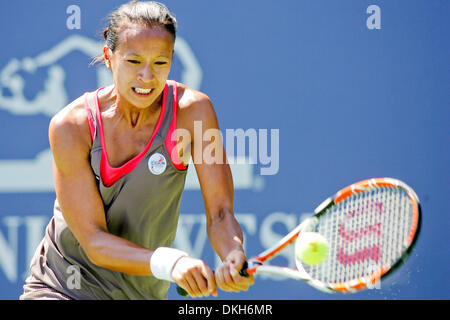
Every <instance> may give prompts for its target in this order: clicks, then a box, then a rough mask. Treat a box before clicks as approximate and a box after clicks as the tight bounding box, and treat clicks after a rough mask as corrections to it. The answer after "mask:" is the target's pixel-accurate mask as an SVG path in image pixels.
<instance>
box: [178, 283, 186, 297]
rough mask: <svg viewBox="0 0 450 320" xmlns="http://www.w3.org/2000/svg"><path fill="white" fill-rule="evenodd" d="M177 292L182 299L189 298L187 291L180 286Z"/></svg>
mask: <svg viewBox="0 0 450 320" xmlns="http://www.w3.org/2000/svg"><path fill="white" fill-rule="evenodd" d="M177 292H178V294H179V295H180V296H182V297H187V295H188V293H187V291H186V290H184V289H183V288H182V287H180V286H178V285H177Z"/></svg>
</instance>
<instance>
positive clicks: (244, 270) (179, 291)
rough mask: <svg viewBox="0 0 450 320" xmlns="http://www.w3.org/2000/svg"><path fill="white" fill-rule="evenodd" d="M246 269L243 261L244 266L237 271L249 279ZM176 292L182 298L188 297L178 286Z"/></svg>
mask: <svg viewBox="0 0 450 320" xmlns="http://www.w3.org/2000/svg"><path fill="white" fill-rule="evenodd" d="M247 269H248V262H247V261H245V262H244V265H243V266H242V269H241V271H239V274H240V275H241V276H243V277H249V274H248V273H247ZM177 292H178V294H179V295H180V296H182V297H187V295H188V293H187V291H186V290H184V289H183V288H182V287H180V286H178V285H177Z"/></svg>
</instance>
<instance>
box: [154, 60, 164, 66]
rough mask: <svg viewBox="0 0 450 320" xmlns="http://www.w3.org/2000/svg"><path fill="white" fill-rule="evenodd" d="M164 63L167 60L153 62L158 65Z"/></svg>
mask: <svg viewBox="0 0 450 320" xmlns="http://www.w3.org/2000/svg"><path fill="white" fill-rule="evenodd" d="M166 63H167V62H165V61H156V62H155V64H156V65H158V66H161V65H164V64H166Z"/></svg>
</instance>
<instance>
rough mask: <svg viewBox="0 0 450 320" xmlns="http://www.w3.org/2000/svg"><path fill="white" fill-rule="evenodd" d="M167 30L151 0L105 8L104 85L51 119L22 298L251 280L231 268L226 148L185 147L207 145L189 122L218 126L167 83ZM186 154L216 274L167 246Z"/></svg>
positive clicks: (165, 14)
mask: <svg viewBox="0 0 450 320" xmlns="http://www.w3.org/2000/svg"><path fill="white" fill-rule="evenodd" d="M175 36H176V20H175V18H174V16H173V15H172V14H171V13H170V12H169V10H168V9H167V8H166V7H165V6H164V5H162V4H160V3H157V2H137V1H133V2H130V3H127V4H124V5H122V6H121V7H119V8H118V9H117V10H116V11H114V12H113V13H112V14H111V16H110V20H109V24H108V27H107V28H106V29H105V31H104V38H105V40H106V44H105V47H104V50H103V55H102V57H101V59H100V60H102V62H104V63H105V65H106V67H107V68H109V69H111V71H112V75H113V79H114V84H113V85H111V86H108V87H104V88H99V89H97V90H96V91H94V92H88V93H86V94H85V95H83V96H81V97H79V98H78V99H76V100H75V101H73V102H72V103H70V104H69V105H68V106H66V107H65V108H63V109H62V110H61V111H60V112H59V113H58V114H56V115H55V116H54V117H53V118H52V120H51V122H50V126H49V140H50V146H51V149H52V152H53V168H54V169H53V172H54V181H55V190H56V201H55V206H54V215H53V217H52V219H51V221H50V223H49V224H48V226H47V228H46V232H45V236H44V239H43V240H42V242H41V243H40V245H39V247H38V249H37V251H36V253H35V255H34V257H33V259H32V262H31V275H30V276H29V277H28V278H27V280H26V283H25V285H24V293H23V294H22V295H21V297H20V298H21V299H167V293H168V289H169V286H170V282H175V283H177V284H178V285H179V286H180V287H182V288H184V289H185V290H186V291H187V292H188V294H189V295H190V296H192V297H202V296H208V295H210V294H213V295H217V288H219V289H222V290H225V291H234V292H237V291H240V290H247V289H248V288H249V286H250V285H251V284H252V283H253V281H254V279H253V277H242V276H240V275H239V270H240V269H241V268H242V266H243V264H244V261H245V260H246V256H245V253H244V250H243V247H242V242H243V236H242V231H241V228H240V226H239V224H238V223H237V221H236V219H235V217H234V215H233V181H232V177H231V173H230V169H229V166H228V165H227V164H226V159H225V157H226V155H225V152H223V158H221V159H220V160H221V161H215V162H211V161H202V160H203V159H201V157H202V154H203V153H195V152H193V153H192V155H191V152H190V150H191V149H192V150H196V148H200V150H205V148H206V147H207V146H208V143H207V142H204V141H197V140H195V135H194V122H197V123H201V124H202V128H203V129H204V130H208V129H217V130H218V121H217V118H216V115H215V112H214V108H213V106H212V103H211V101H210V99H209V98H208V97H207V96H206V95H205V94H203V93H201V92H198V91H196V90H193V89H191V88H189V87H187V86H185V85H183V84H181V83H177V82H175V81H170V80H167V78H168V75H169V71H170V68H171V63H172V57H173V53H174V42H175ZM180 132H181V133H184V134H180ZM187 133H188V134H187ZM189 136H190V137H192V139H190V140H189V139H186V138H185V137H189ZM216 143H218V145H219V146H221V148H222V150H223V145H222V142H221V141H216ZM191 156H192V160H193V163H194V165H195V169H196V171H197V174H198V179H199V182H200V185H201V190H202V194H203V198H204V203H205V208H206V219H207V231H208V235H209V239H210V243H211V245H212V247H213V249H214V250H215V252H216V253H217V254H218V255H219V257H220V258H221V259H222V264H221V265H220V266H219V267H218V268H217V269H216V270H215V272H213V271H212V270H211V268H210V267H209V266H208V265H207V264H206V263H205V262H204V261H202V260H200V259H196V258H193V257H189V256H188V255H187V254H186V253H185V252H182V251H180V250H177V249H174V248H171V246H172V243H173V240H174V238H175V232H176V229H177V222H178V216H179V208H180V201H181V196H182V192H183V188H184V183H185V178H186V171H187V170H186V169H187V163H188V162H189V159H190V157H191Z"/></svg>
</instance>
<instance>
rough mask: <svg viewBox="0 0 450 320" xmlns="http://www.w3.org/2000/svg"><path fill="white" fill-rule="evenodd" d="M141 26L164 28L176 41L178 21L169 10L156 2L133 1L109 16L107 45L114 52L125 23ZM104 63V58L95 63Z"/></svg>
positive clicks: (106, 31) (106, 32) (96, 59)
mask: <svg viewBox="0 0 450 320" xmlns="http://www.w3.org/2000/svg"><path fill="white" fill-rule="evenodd" d="M127 22H128V23H132V24H141V25H145V26H147V27H156V26H159V27H163V28H165V29H166V30H167V31H168V32H169V33H170V34H171V35H172V36H173V40H174V41H175V38H176V32H177V20H176V18H175V16H174V15H173V14H172V13H171V12H170V11H169V9H168V8H167V7H166V6H165V5H164V4H162V3H159V2H156V1H137V0H133V1H130V2H128V3H125V4H123V5H121V6H120V7H119V8H117V9H116V10H115V11H113V12H112V13H111V14H110V15H109V22H108V26H107V27H106V28H105V30H104V31H103V38H104V39H105V41H106V45H107V46H108V47H109V48H110V49H111V51H112V52H114V51H115V50H116V48H117V46H118V45H119V33H120V31H121V26H123V24H124V23H127ZM98 61H103V56H100V57H97V58H95V60H94V61H93V62H94V63H95V62H98Z"/></svg>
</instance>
